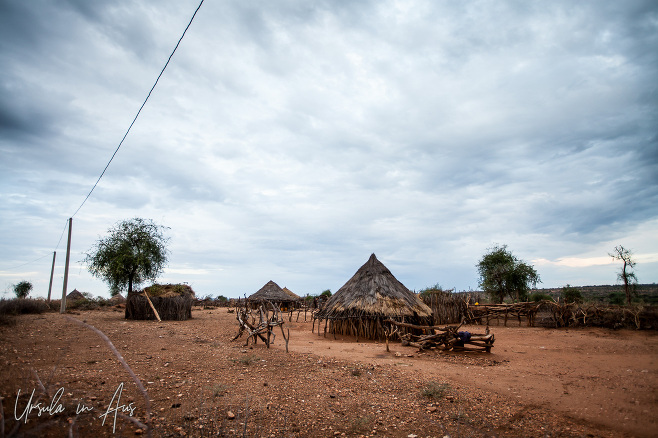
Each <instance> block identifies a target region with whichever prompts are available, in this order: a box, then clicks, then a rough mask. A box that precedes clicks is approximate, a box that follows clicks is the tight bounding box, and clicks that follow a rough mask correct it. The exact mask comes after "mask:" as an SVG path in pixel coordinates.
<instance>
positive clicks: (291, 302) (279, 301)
mask: <svg viewBox="0 0 658 438" xmlns="http://www.w3.org/2000/svg"><path fill="white" fill-rule="evenodd" d="M291 293H292V292H291ZM293 295H294V294H293ZM264 301H269V302H271V303H272V304H275V305H278V306H279V308H280V309H281V310H284V311H285V310H286V309H289V308H293V307H295V306H296V305H297V303H298V302H299V297H297V298H296V299H295V298H293V297H292V296H290V295H289V294H287V293H286V292H285V291H284V290H283V289H281V287H279V285H278V284H276V283H275V282H273V281H272V280H270V281H268V282H267V283H266V284H265V286H263V287H261V288H260V289H258V291H256V292H255V293H253V294H252V295H250V296H249V297H248V298H247V302H248V303H249V304H250V305H251V306H252V307H258V306H259V305H260V304H261V303H262V302H264Z"/></svg>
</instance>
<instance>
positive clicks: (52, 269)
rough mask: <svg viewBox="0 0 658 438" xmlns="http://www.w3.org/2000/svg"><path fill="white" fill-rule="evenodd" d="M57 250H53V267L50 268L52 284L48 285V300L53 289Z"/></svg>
mask: <svg viewBox="0 0 658 438" xmlns="http://www.w3.org/2000/svg"><path fill="white" fill-rule="evenodd" d="M56 257H57V251H53V267H52V268H50V285H48V302H50V292H51V291H52V290H53V274H54V273H55V258H56Z"/></svg>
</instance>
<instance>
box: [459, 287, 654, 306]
mask: <svg viewBox="0 0 658 438" xmlns="http://www.w3.org/2000/svg"><path fill="white" fill-rule="evenodd" d="M572 287H574V288H576V289H579V290H580V292H581V294H582V295H583V299H584V300H586V301H601V302H608V301H609V298H610V295H611V294H615V293H621V294H623V293H624V286H623V285H620V284H615V285H601V286H572ZM636 287H637V289H636V290H637V295H638V298H640V299H642V300H643V301H644V302H646V303H650V304H658V284H656V283H652V284H638V285H637V286H636ZM457 293H459V294H471V296H473V297H480V296H484V292H482V291H462V292H457ZM534 293H542V294H546V295H549V296H550V297H552V298H554V299H557V298H559V297H560V294H561V293H562V288H561V287H553V288H542V289H532V290H531V291H530V295H532V294H534ZM476 299H477V298H476Z"/></svg>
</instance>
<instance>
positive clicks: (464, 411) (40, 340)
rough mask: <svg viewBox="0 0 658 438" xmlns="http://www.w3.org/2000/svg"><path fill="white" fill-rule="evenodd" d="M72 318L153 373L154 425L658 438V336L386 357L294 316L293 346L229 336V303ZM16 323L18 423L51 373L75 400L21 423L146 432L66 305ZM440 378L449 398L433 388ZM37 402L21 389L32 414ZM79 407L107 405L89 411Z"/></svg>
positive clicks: (541, 337) (9, 409)
mask: <svg viewBox="0 0 658 438" xmlns="http://www.w3.org/2000/svg"><path fill="white" fill-rule="evenodd" d="M72 316H73V317H75V318H78V319H81V320H83V319H84V320H86V321H87V322H88V323H89V324H92V325H94V326H95V327H97V328H99V329H101V330H102V331H103V332H104V333H105V334H107V336H108V337H109V338H110V339H111V340H112V342H113V343H114V345H115V346H116V347H117V349H118V350H119V351H120V352H121V353H122V355H123V356H124V357H125V359H126V361H127V362H128V363H129V364H130V366H131V367H132V369H133V370H134V371H135V372H136V374H137V375H138V376H139V377H140V379H141V380H142V381H143V382H144V385H145V386H146V389H147V391H148V394H149V398H150V400H151V405H152V407H151V409H152V413H153V424H154V436H217V434H219V436H243V435H246V436H275V437H279V436H286V437H287V436H395V437H407V436H409V435H417V436H419V437H425V436H439V437H443V436H444V435H447V434H448V435H450V436H452V437H453V438H455V437H460V436H518V437H522V436H537V437H540V436H541V437H543V436H574V437H575V436H611V437H612V436H647V437H648V436H655V430H658V424H657V423H658V418H657V414H656V413H657V412H658V399H657V395H656V394H657V388H658V335H657V334H656V333H655V332H635V331H609V330H599V329H584V330H548V329H541V328H526V327H520V328H519V327H508V328H506V327H502V326H492V331H493V333H494V334H495V336H496V344H495V347H494V349H493V353H492V354H490V355H486V354H439V353H437V352H429V353H425V354H422V355H418V354H417V353H416V349H415V348H412V347H402V346H400V344H392V348H391V352H390V353H386V351H385V346H384V345H383V344H382V343H374V342H363V341H361V342H356V340H354V339H339V340H333V338H332V337H327V338H323V337H321V336H320V337H319V336H318V335H317V334H312V333H311V332H310V323H301V322H300V323H296V322H294V321H293V322H292V323H287V324H286V325H287V327H289V328H290V330H291V340H290V350H291V352H290V353H288V354H286V353H285V351H283V349H284V345H283V340H282V339H281V338H280V337H278V338H277V340H276V342H275V344H274V346H273V348H271V349H270V350H267V349H265V347H264V345H262V344H260V343H259V344H258V345H256V346H250V347H246V348H245V347H244V346H243V344H244V338H243V339H240V340H239V341H236V342H230V338H231V337H232V336H233V335H234V334H235V333H236V332H237V323H236V321H235V319H234V316H233V315H232V314H228V313H227V312H226V309H216V310H212V311H210V310H195V311H194V312H193V317H194V318H193V319H192V320H190V321H181V322H178V321H176V322H163V323H157V322H149V321H125V320H124V319H123V318H122V316H123V315H122V313H121V312H114V311H95V312H82V313H81V314H78V315H72ZM17 321H18V322H17V324H16V325H15V326H13V327H0V395H1V396H2V397H3V399H2V405H3V409H4V413H5V417H6V422H5V426H6V430H10V429H11V428H12V427H14V424H15V423H16V422H15V421H14V419H13V417H14V407H15V405H16V400H17V391H18V389H21V391H22V392H21V394H24V393H25V392H28V393H30V392H31V390H32V389H35V388H38V383H37V380H36V377H35V376H38V377H39V378H40V379H41V381H42V382H43V383H44V386H46V387H47V389H49V396H51V397H52V395H53V394H54V393H55V392H56V391H57V389H59V388H64V390H63V394H62V398H61V400H60V402H61V404H62V405H63V408H64V410H65V411H64V412H63V413H59V414H53V415H50V413H49V412H44V414H43V415H42V416H41V417H39V418H36V413H34V412H33V414H32V415H31V416H30V418H31V419H30V420H29V421H28V423H27V424H23V425H22V426H21V429H20V430H21V431H30V430H37V429H38V433H37V435H40V436H65V435H66V434H67V433H68V429H69V428H71V430H72V432H73V434H74V435H76V434H77V435H78V436H90V435H91V434H93V435H99V434H100V435H106V436H113V435H114V436H135V433H139V431H138V427H136V426H134V425H132V424H131V423H128V422H126V421H124V420H122V419H120V418H119V419H118V421H117V426H116V428H115V430H114V432H113V431H112V427H111V423H110V420H109V419H108V421H107V422H106V424H105V425H101V422H102V420H101V418H99V416H100V415H101V414H102V413H104V412H106V410H107V406H108V405H110V404H111V403H112V396H113V394H115V391H116V390H117V388H118V386H119V385H120V384H121V383H123V384H124V389H123V391H122V397H123V398H122V400H123V401H122V403H125V404H126V405H128V404H129V403H132V405H131V406H132V407H134V408H135V411H134V412H133V416H134V417H138V418H140V419H141V420H142V421H144V413H145V402H144V399H143V397H142V396H141V394H140V393H139V392H138V391H137V389H136V387H135V384H134V383H133V382H132V380H131V378H130V376H129V375H128V374H127V372H126V371H125V370H124V369H123V368H122V367H121V366H120V365H119V364H118V361H117V360H116V358H115V357H114V356H112V354H111V353H110V352H109V349H108V347H107V346H106V345H105V344H104V343H103V341H102V340H101V339H100V338H99V337H98V336H97V335H96V334H95V333H93V332H91V331H89V330H87V329H85V328H82V327H80V326H78V325H76V324H74V323H72V322H70V321H69V320H67V319H65V318H63V317H62V316H60V315H59V314H45V315H29V316H22V317H20V318H18V320H17ZM471 330H472V331H481V327H473V328H471ZM396 353H397V354H396ZM32 370H34V372H33V371H32ZM35 373H36V374H35ZM428 382H435V383H436V384H437V385H441V388H444V389H445V393H442V394H438V395H437V397H436V398H427V397H426V396H424V395H423V390H424V389H426V388H427V384H428ZM38 393H39V391H38V390H37V391H36V392H35V397H36V396H37V395H38ZM44 399H45V400H47V401H48V402H50V400H52V398H50V397H45V398H44ZM26 402H27V397H24V396H21V398H20V399H19V403H18V404H17V405H16V406H17V408H18V410H17V412H18V415H19V416H20V413H21V412H22V409H24V406H25V403H26ZM80 405H84V406H87V407H89V408H93V410H92V411H91V412H85V413H81V414H80V415H78V416H76V415H75V411H76V407H79V406H80ZM128 413H129V412H128ZM230 414H232V416H233V417H234V418H231V415H230ZM71 423H72V425H71ZM35 428H36V429H35Z"/></svg>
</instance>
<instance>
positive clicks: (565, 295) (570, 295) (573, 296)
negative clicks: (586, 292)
mask: <svg viewBox="0 0 658 438" xmlns="http://www.w3.org/2000/svg"><path fill="white" fill-rule="evenodd" d="M560 295H561V297H562V301H564V302H565V303H582V302H583V294H582V293H581V292H580V289H578V288H576V287H573V286H571V285H569V284H567V285H566V286H564V287H563V288H562V293H561V294H560Z"/></svg>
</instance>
